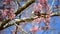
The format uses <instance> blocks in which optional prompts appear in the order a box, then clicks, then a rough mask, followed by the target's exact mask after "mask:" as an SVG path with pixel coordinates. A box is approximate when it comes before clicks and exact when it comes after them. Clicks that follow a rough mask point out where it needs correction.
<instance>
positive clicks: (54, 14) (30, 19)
mask: <svg viewBox="0 0 60 34" xmlns="http://www.w3.org/2000/svg"><path fill="white" fill-rule="evenodd" d="M43 14H44V13H43ZM44 15H46V14H44ZM53 16H60V12H53V13H52V16H51V17H53ZM37 18H38V17H30V18H22V19H15V20H13V21H11V22H9V23H7V24H5V25H4V26H1V27H3V28H0V30H3V29H5V28H7V27H9V26H12V25H14V23H16V24H19V23H21V22H25V21H27V22H30V21H33V20H34V19H37Z"/></svg>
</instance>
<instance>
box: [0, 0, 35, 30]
mask: <svg viewBox="0 0 60 34" xmlns="http://www.w3.org/2000/svg"><path fill="white" fill-rule="evenodd" d="M34 1H35V0H29V1H27V2H26V3H25V4H24V5H23V6H21V7H19V9H18V10H17V12H16V13H15V14H16V15H18V14H19V13H21V12H22V11H23V10H24V9H26V8H27V7H28V6H29V5H31V4H32V3H33V2H34ZM9 21H10V20H8V19H7V20H5V21H3V22H2V24H1V26H0V30H3V29H4V28H3V26H4V25H5V24H6V23H8V22H9Z"/></svg>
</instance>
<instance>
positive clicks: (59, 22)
mask: <svg viewBox="0 0 60 34" xmlns="http://www.w3.org/2000/svg"><path fill="white" fill-rule="evenodd" d="M49 3H50V4H51V3H52V0H49ZM22 4H24V2H20V5H22ZM55 4H58V2H57V0H56V2H55ZM59 4H60V3H59ZM30 10H31V9H26V11H30ZM24 15H25V14H23V15H22V16H21V17H24ZM53 19H54V20H55V22H53ZM50 22H51V23H50V26H52V27H54V26H55V28H56V30H57V32H60V27H59V26H60V17H58V16H55V17H51V20H50ZM42 24H43V23H42ZM54 24H56V25H54ZM30 27H31V24H30V23H27V24H26V25H25V28H24V29H28V30H29V28H30ZM13 29H14V25H13V26H10V27H8V28H6V29H4V30H3V31H4V32H5V34H11V32H10V31H11V30H13ZM51 31H52V30H51ZM51 31H50V30H49V32H48V34H51V33H50V32H51ZM42 32H43V30H42V31H39V30H38V31H37V32H36V34H42ZM55 32H56V31H54V34H56V33H55ZM44 34H46V32H45V33H44Z"/></svg>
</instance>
